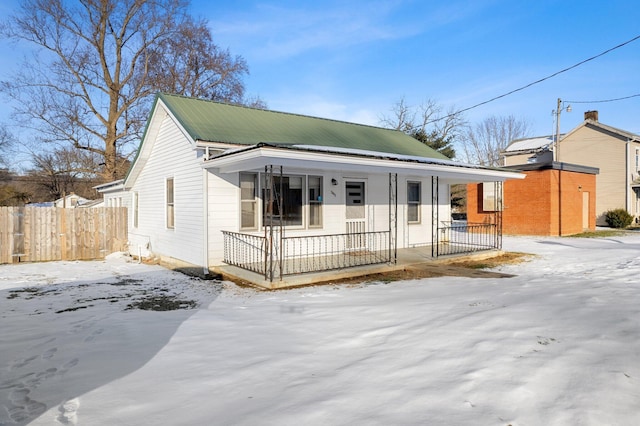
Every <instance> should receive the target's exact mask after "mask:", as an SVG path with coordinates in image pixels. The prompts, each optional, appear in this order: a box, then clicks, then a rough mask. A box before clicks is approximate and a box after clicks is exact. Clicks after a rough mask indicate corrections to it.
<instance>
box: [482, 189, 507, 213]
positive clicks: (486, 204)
mask: <svg viewBox="0 0 640 426" xmlns="http://www.w3.org/2000/svg"><path fill="white" fill-rule="evenodd" d="M482 210H483V211H485V212H495V211H502V182H485V183H483V184H482Z"/></svg>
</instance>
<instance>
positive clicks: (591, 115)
mask: <svg viewBox="0 0 640 426" xmlns="http://www.w3.org/2000/svg"><path fill="white" fill-rule="evenodd" d="M584 119H585V120H593V121H598V111H585V113H584Z"/></svg>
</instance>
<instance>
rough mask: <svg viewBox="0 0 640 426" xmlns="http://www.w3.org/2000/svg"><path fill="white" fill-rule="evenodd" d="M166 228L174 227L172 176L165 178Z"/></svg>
mask: <svg viewBox="0 0 640 426" xmlns="http://www.w3.org/2000/svg"><path fill="white" fill-rule="evenodd" d="M166 186H167V188H166V189H167V196H166V199H167V228H169V229H173V228H175V209H174V204H173V200H174V198H173V195H174V191H173V178H167V183H166Z"/></svg>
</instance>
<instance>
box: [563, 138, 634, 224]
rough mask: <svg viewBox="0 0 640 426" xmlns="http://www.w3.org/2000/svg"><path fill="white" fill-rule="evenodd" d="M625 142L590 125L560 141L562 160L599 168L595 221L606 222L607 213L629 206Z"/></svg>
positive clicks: (598, 222)
mask: <svg viewBox="0 0 640 426" xmlns="http://www.w3.org/2000/svg"><path fill="white" fill-rule="evenodd" d="M626 149H627V148H626V141H624V140H621V139H620V138H617V137H614V136H611V135H609V134H607V133H604V132H602V131H598V130H594V129H592V128H589V127H587V126H585V127H582V128H580V129H578V130H577V131H576V132H574V133H572V134H571V135H569V136H568V137H567V138H565V139H563V140H562V141H561V142H560V161H564V162H567V163H573V164H580V165H583V166H590V167H597V168H599V169H600V173H599V174H598V176H597V177H596V191H597V193H596V220H597V224H598V225H606V222H605V220H604V213H605V212H607V211H608V210H611V209H616V208H626V205H625V204H626V198H625V195H626V190H627V185H628V183H629V182H627V179H626V173H627V168H626V167H625V166H626Z"/></svg>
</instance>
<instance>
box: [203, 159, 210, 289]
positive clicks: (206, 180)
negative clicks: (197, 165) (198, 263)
mask: <svg viewBox="0 0 640 426" xmlns="http://www.w3.org/2000/svg"><path fill="white" fill-rule="evenodd" d="M207 154H208V152H207ZM202 193H203V196H202V214H203V216H204V217H203V219H202V228H203V234H204V236H203V239H204V241H203V248H202V255H203V256H204V259H203V262H202V273H203V274H204V276H205V277H206V276H208V275H209V178H208V172H207V169H202Z"/></svg>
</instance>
